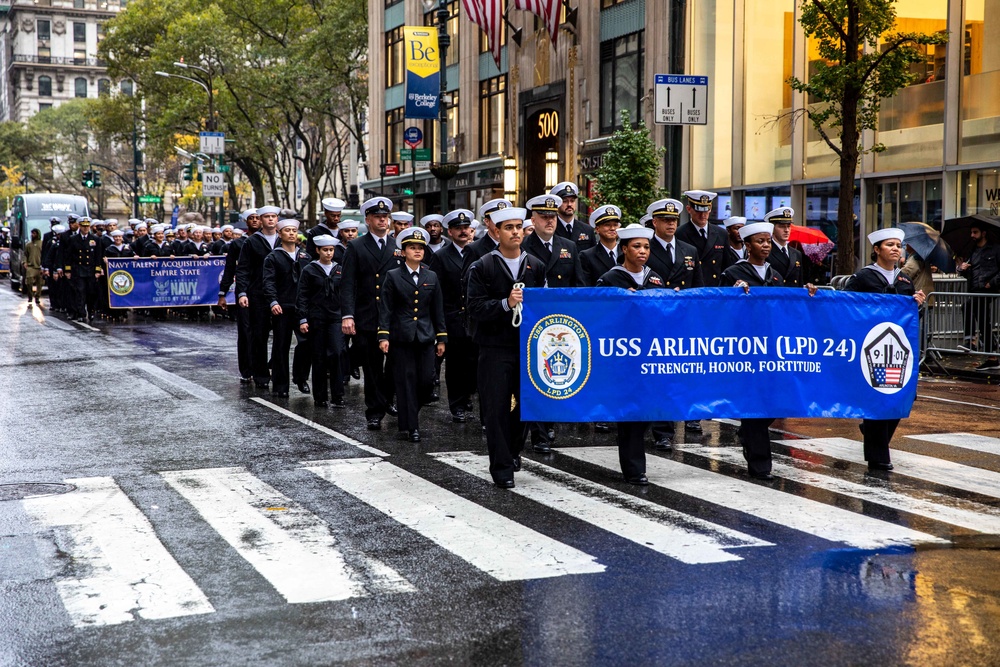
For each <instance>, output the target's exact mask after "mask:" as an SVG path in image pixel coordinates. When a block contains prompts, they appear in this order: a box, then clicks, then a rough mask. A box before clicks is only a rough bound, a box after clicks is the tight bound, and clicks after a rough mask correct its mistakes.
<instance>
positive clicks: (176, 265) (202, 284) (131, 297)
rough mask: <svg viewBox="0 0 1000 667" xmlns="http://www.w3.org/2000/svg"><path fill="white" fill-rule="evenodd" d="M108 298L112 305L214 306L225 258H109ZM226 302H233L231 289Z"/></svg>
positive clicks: (153, 306)
mask: <svg viewBox="0 0 1000 667" xmlns="http://www.w3.org/2000/svg"><path fill="white" fill-rule="evenodd" d="M107 263H108V299H109V301H110V303H111V307H112V308H180V307H182V306H214V305H216V304H217V303H218V302H219V279H220V278H221V277H222V271H223V270H224V269H225V268H226V258H225V257H217V256H206V257H202V258H197V259H196V258H191V257H189V258H182V259H169V258H167V257H141V258H138V259H132V258H119V257H114V258H112V257H109V258H108V259H107ZM226 302H227V303H235V296H234V292H233V289H232V288H230V290H229V294H227V295H226Z"/></svg>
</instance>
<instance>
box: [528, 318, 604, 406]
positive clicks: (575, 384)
mask: <svg viewBox="0 0 1000 667" xmlns="http://www.w3.org/2000/svg"><path fill="white" fill-rule="evenodd" d="M527 363H528V377H530V378H531V384H533V385H534V387H535V389H537V390H538V391H540V392H541V393H542V394H544V395H546V396H548V397H549V398H555V399H563V398H569V397H570V396H573V395H574V394H576V393H577V392H579V391H580V390H581V389H583V386H584V385H585V384H587V380H588V379H589V378H590V336H589V335H588V334H587V330H586V329H584V328H583V325H582V324H580V323H579V322H578V321H577V320H575V319H573V318H572V317H568V316H566V315H549V316H547V317H544V318H542V319H541V320H539V322H538V323H537V324H536V325H535V326H534V327H533V328H532V330H531V335H530V336H529V337H528V355H527Z"/></svg>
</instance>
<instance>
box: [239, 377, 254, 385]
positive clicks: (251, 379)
mask: <svg viewBox="0 0 1000 667" xmlns="http://www.w3.org/2000/svg"><path fill="white" fill-rule="evenodd" d="M251 382H253V378H240V384H250V383H251Z"/></svg>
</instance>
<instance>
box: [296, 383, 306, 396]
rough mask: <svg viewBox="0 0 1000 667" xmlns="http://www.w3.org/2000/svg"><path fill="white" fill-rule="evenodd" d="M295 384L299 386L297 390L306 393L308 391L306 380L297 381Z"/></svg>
mask: <svg viewBox="0 0 1000 667" xmlns="http://www.w3.org/2000/svg"><path fill="white" fill-rule="evenodd" d="M296 386H297V387H298V388H299V391H301V392H302V393H303V394H308V393H309V383H308V382H299V383H298V384H297V385H296Z"/></svg>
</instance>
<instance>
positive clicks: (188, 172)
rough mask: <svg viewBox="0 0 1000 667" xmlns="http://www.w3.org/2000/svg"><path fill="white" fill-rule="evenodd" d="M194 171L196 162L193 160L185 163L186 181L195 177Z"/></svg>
mask: <svg viewBox="0 0 1000 667" xmlns="http://www.w3.org/2000/svg"><path fill="white" fill-rule="evenodd" d="M193 172H194V163H193V162H189V163H188V164H186V165H184V176H183V178H184V180H185V181H190V180H192V178H193Z"/></svg>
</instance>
